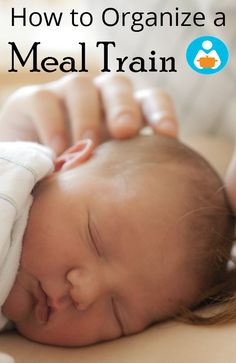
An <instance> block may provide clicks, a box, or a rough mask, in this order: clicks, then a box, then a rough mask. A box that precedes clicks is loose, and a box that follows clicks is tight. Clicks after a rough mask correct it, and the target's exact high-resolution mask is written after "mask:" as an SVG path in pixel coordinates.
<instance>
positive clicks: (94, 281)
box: [66, 268, 104, 311]
mask: <svg viewBox="0 0 236 363" xmlns="http://www.w3.org/2000/svg"><path fill="white" fill-rule="evenodd" d="M66 278H67V281H68V282H69V283H70V285H71V288H70V297H71V299H72V300H73V301H74V305H75V306H76V308H77V309H78V310H82V311H83V310H87V309H88V308H89V307H90V306H91V305H92V304H94V302H95V301H97V299H98V298H99V297H100V296H101V294H102V293H104V287H103V285H102V284H101V281H100V280H101V279H99V276H96V274H95V273H92V271H84V270H83V269H80V268H75V269H72V270H71V271H69V272H68V274H67V276H66Z"/></svg>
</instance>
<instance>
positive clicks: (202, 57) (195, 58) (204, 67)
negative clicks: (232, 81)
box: [186, 36, 229, 74]
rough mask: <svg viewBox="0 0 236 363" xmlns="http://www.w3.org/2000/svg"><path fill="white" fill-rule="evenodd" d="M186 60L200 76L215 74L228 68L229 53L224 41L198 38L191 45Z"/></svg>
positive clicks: (209, 37)
mask: <svg viewBox="0 0 236 363" xmlns="http://www.w3.org/2000/svg"><path fill="white" fill-rule="evenodd" d="M186 58H187V61H188V64H189V66H190V67H191V68H192V69H193V70H194V71H196V72H198V73H200V74H214V73H217V72H220V71H221V70H222V69H223V68H224V67H225V66H226V64H227V63H228V59H229V52H228V48H227V46H226V45H225V43H224V42H223V41H222V40H220V39H219V38H216V37H212V36H205V37H199V38H196V39H194V40H193V41H192V42H191V43H190V44H189V46H188V49H187V52H186Z"/></svg>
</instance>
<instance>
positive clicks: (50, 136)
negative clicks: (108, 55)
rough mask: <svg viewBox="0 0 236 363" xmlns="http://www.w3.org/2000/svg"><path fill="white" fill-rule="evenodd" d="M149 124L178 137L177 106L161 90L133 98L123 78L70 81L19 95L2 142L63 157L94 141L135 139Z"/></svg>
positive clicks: (3, 124)
mask: <svg viewBox="0 0 236 363" xmlns="http://www.w3.org/2000/svg"><path fill="white" fill-rule="evenodd" d="M145 125H149V126H151V127H152V128H153V129H154V131H155V132H157V133H162V134H165V135H169V136H173V137H176V135H177V122H176V117H175V112H174V107H173V104H172V102H171V99H170V98H169V96H168V95H167V94H165V93H164V92H163V91H161V90H159V89H150V90H141V91H138V92H136V93H134V90H133V86H132V83H131V81H130V80H129V79H128V78H127V77H125V76H121V75H117V74H113V75H102V76H98V77H96V78H94V79H93V78H91V77H90V76H89V75H84V74H80V75H76V76H74V75H72V76H66V77H64V78H62V79H60V80H58V81H55V82H51V83H47V84H44V85H37V86H27V87H24V88H22V89H20V90H18V91H17V92H15V93H14V94H13V95H12V96H11V97H10V98H9V100H8V102H7V103H6V104H5V106H4V108H3V110H2V112H1V114H0V140H1V141H3V140H19V139H20V140H31V141H38V142H41V143H43V144H45V145H48V146H50V147H51V148H53V149H54V151H55V152H56V153H57V154H60V153H62V152H63V151H64V150H65V149H66V148H67V147H68V146H70V145H71V144H73V143H74V142H76V141H78V140H80V139H83V138H91V139H92V140H93V141H94V143H95V144H99V143H101V142H103V141H104V140H106V139H108V138H118V139H122V138H129V137H132V136H135V135H136V134H137V133H138V132H139V130H140V129H141V128H143V127H144V126H145Z"/></svg>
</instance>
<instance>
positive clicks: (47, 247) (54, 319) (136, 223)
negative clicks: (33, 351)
mask: <svg viewBox="0 0 236 363" xmlns="http://www.w3.org/2000/svg"><path fill="white" fill-rule="evenodd" d="M95 159H96V156H95V157H94V160H91V161H89V162H87V163H85V164H83V165H82V166H80V167H78V168H76V169H74V170H71V171H64V172H59V173H54V174H52V175H51V176H50V177H49V178H47V179H45V180H43V181H42V182H41V183H40V184H39V185H38V186H37V188H36V189H35V191H34V197H35V199H34V203H33V206H32V208H31V211H30V216H29V222H28V227H27V230H26V233H25V236H24V241H23V253H22V258H21V264H20V269H19V273H18V275H17V279H16V281H15V285H14V287H13V289H12V291H11V293H10V295H9V297H8V299H7V301H6V303H5V305H4V309H3V311H4V313H5V315H6V316H7V317H8V318H9V319H10V320H12V321H14V322H15V323H16V327H17V329H18V330H19V331H20V332H21V333H22V334H23V335H25V336H26V337H28V338H30V339H33V340H36V341H39V342H43V343H50V344H59V345H69V346H74V345H77V346H80V345H86V344H91V343H95V342H99V341H103V340H110V339H114V338H118V337H120V336H123V335H129V334H133V333H136V332H139V331H142V330H143V329H144V328H145V327H147V326H148V325H150V324H151V323H153V322H154V321H160V320H163V319H165V318H167V317H169V316H170V315H171V314H174V313H175V312H176V311H177V309H178V307H179V305H180V304H181V303H187V304H188V303H191V302H192V301H193V300H194V298H195V294H196V288H194V286H193V285H194V284H193V283H192V281H191V276H190V275H189V273H188V267H187V266H188V247H187V244H186V241H185V242H184V240H185V239H184V238H181V235H182V231H181V223H180V222H177V221H178V220H179V219H180V218H181V216H182V215H183V214H184V212H185V211H184V208H183V207H182V206H181V200H182V197H183V196H184V188H185V187H184V185H183V187H182V188H181V187H179V186H178V193H177V192H176V191H175V187H174V180H173V173H172V172H171V170H168V168H167V169H166V168H165V166H164V165H161V164H160V168H159V171H158V172H156V178H155V179H156V181H155V183H154V182H153V178H150V177H149V174H150V173H149V172H148V170H149V166H147V173H144V174H143V175H142V176H139V177H137V178H134V179H133V180H130V177H129V176H128V175H126V174H125V173H124V174H123V175H122V174H121V175H116V176H115V177H111V176H107V175H106V173H105V172H104V170H103V168H102V167H101V165H100V166H99V165H98V164H96V160H95ZM151 168H152V166H150V170H151ZM151 172H152V171H151ZM127 174H128V173H127ZM170 190H171V192H170ZM182 204H184V203H182ZM177 227H178V228H177ZM177 231H178V232H177Z"/></svg>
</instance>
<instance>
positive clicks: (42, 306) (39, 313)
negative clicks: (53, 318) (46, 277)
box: [33, 283, 50, 324]
mask: <svg viewBox="0 0 236 363" xmlns="http://www.w3.org/2000/svg"><path fill="white" fill-rule="evenodd" d="M33 294H34V297H35V300H36V304H35V317H36V319H37V321H38V322H39V323H40V324H46V323H47V322H48V320H49V316H50V307H49V306H48V304H47V295H46V293H45V292H44V290H43V288H42V286H41V284H40V283H39V284H38V285H37V287H35V289H34V291H33Z"/></svg>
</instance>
